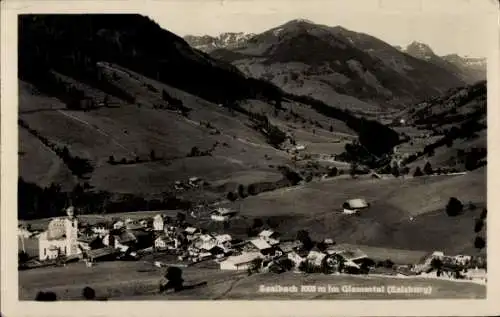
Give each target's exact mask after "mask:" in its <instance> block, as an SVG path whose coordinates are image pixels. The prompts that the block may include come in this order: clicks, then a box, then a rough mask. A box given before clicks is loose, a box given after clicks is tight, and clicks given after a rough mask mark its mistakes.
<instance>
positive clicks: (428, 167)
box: [424, 162, 434, 175]
mask: <svg viewBox="0 0 500 317" xmlns="http://www.w3.org/2000/svg"><path fill="white" fill-rule="evenodd" d="M424 173H425V174H426V175H432V174H433V173H434V171H433V169H432V165H431V162H427V163H425V166H424Z"/></svg>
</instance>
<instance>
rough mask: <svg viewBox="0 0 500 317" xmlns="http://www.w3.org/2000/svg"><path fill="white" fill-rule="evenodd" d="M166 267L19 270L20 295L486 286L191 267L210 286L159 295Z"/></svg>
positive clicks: (129, 296)
mask: <svg viewBox="0 0 500 317" xmlns="http://www.w3.org/2000/svg"><path fill="white" fill-rule="evenodd" d="M161 277H162V270H160V269H157V268H153V267H152V266H151V265H146V264H143V263H141V262H108V263H104V262H103V263H98V264H97V265H96V266H95V267H92V268H86V267H85V266H84V264H83V263H76V264H70V265H68V266H66V267H64V268H60V267H59V268H52V267H50V268H40V269H34V270H28V271H21V272H19V284H20V287H19V298H20V300H32V299H33V298H34V297H35V295H36V293H37V292H38V291H53V292H55V293H56V295H57V296H58V299H59V300H78V299H81V298H82V295H81V294H82V293H81V292H82V290H83V288H84V287H85V286H90V287H92V288H94V289H95V290H96V295H97V297H100V298H107V299H109V300H139V299H140V300H153V299H154V300H162V299H163V300H164V299H173V300H182V299H191V300H192V299H326V298H328V299H406V298H420V299H424V298H483V297H484V296H485V292H486V288H485V287H484V286H483V285H477V284H472V283H458V282H450V281H442V280H430V279H396V278H383V277H374V276H344V275H339V276H337V275H323V274H306V275H304V274H294V273H291V272H289V273H284V274H279V275H278V274H270V273H262V274H256V275H252V276H247V274H246V272H231V271H221V270H217V269H202V268H198V267H189V268H184V269H183V277H184V279H185V284H186V285H195V284H198V283H201V282H206V283H207V285H206V286H200V287H196V288H194V289H190V290H189V289H188V290H184V291H182V292H179V293H175V294H172V293H171V294H167V295H159V294H158V293H157V290H158V285H159V283H160V279H161ZM260 285H267V286H272V285H281V286H292V285H295V286H297V287H298V288H300V285H316V286H328V285H330V286H336V287H339V288H341V287H342V286H347V285H350V286H355V287H356V286H357V287H359V286H377V287H381V286H384V287H385V288H388V287H389V286H411V287H431V288H432V290H431V293H430V294H429V295H424V294H416V295H413V294H412V295H405V294H387V292H386V293H379V294H376V293H364V294H363V293H347V292H339V293H318V292H315V293H304V292H298V293H262V292H259V287H260Z"/></svg>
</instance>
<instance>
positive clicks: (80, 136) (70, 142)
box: [20, 66, 288, 193]
mask: <svg viewBox="0 0 500 317" xmlns="http://www.w3.org/2000/svg"><path fill="white" fill-rule="evenodd" d="M110 67H111V66H110ZM111 69H113V71H116V73H117V74H119V75H118V78H119V82H120V84H122V85H124V87H126V88H127V91H129V92H132V93H133V94H135V96H136V99H137V104H136V105H132V104H126V103H124V102H122V103H121V104H118V105H117V104H116V100H115V99H112V101H114V105H113V107H109V108H107V107H101V108H99V109H93V110H90V111H86V112H84V111H70V110H66V109H65V107H64V105H63V104H61V102H60V101H58V100H56V99H54V98H49V97H46V96H43V95H37V94H35V93H34V90H33V87H31V86H30V85H29V84H27V83H24V82H20V96H21V97H20V119H22V120H23V121H24V122H25V123H27V124H28V126H29V127H30V128H31V129H34V130H36V131H37V132H38V133H39V134H40V135H41V136H43V137H45V138H47V139H48V140H49V141H51V142H53V143H55V144H56V145H58V146H61V147H62V146H67V147H68V149H69V151H70V153H71V155H72V156H80V157H84V158H87V159H89V160H90V161H91V162H92V164H93V166H94V172H93V174H92V177H91V179H90V180H89V183H90V184H91V185H92V186H94V187H95V188H96V189H103V190H108V191H113V192H130V193H144V192H146V193H161V192H164V191H165V190H166V189H167V186H168V185H170V184H172V183H173V182H174V181H176V180H185V179H187V178H188V177H191V176H198V177H201V178H204V179H208V180H210V181H216V180H218V179H228V178H230V177H231V175H232V174H233V173H235V172H239V171H246V173H250V174H251V171H253V170H256V171H257V174H256V175H263V177H264V179H266V177H267V176H266V175H264V174H266V173H267V172H271V173H273V174H274V173H275V172H276V171H275V170H273V169H272V168H269V165H274V166H276V165H280V164H282V163H284V162H285V161H286V160H287V159H288V157H287V155H286V154H285V153H282V152H280V151H278V150H276V149H274V148H272V147H271V146H270V145H268V144H266V142H265V139H264V137H263V136H262V135H260V133H258V132H256V131H254V130H253V129H251V128H250V127H248V126H246V124H245V120H246V119H245V118H241V117H240V116H241V115H238V114H230V113H229V112H228V111H227V110H225V109H223V108H220V107H218V106H217V105H215V104H212V103H209V102H207V101H204V100H202V99H200V98H197V97H194V96H192V95H189V94H186V93H184V92H180V91H179V90H176V89H174V88H170V87H168V86H165V85H160V84H159V83H156V82H154V81H152V80H149V79H145V78H144V77H142V76H139V75H138V74H133V73H131V72H129V71H128V72H126V73H125V72H120V71H117V70H116V69H115V68H111ZM132 76H133V77H132ZM115 77H116V76H115ZM64 78H65V79H66V80H67V81H70V79H68V78H67V77H64ZM146 84H147V85H149V86H152V85H153V84H154V85H155V88H154V89H156V91H160V92H161V89H165V90H166V91H168V93H169V94H170V95H171V96H173V97H174V98H177V99H180V100H182V101H183V103H184V105H185V106H186V107H189V108H191V109H192V111H191V112H190V114H189V117H188V118H186V117H183V116H181V115H179V114H176V113H174V112H172V111H169V110H157V109H153V108H152V104H153V103H156V102H157V99H158V96H157V95H158V93H156V95H155V93H153V92H151V91H149V90H148V89H147V88H145V86H144V85H146ZM85 87H86V86H85V85H81V86H79V88H80V89H86V88H85ZM85 93H86V95H87V96H90V97H94V98H96V99H97V100H100V99H102V93H100V92H99V91H98V90H96V89H87V90H86V91H85ZM99 98H100V99H99ZM160 101H161V99H160ZM203 122H209V123H210V124H211V126H212V127H214V128H215V129H217V130H218V131H219V133H218V134H213V133H211V131H212V130H211V129H209V128H207V127H205V126H204V125H203ZM48 123H50V124H48ZM37 142H38V141H37V140H36V138H35V137H34V136H32V135H31V134H29V133H28V132H23V133H21V134H20V144H21V146H20V147H21V150H22V149H24V148H27V147H31V148H35V147H36V146H38V145H37ZM193 147H196V148H198V149H199V150H200V151H207V150H210V149H213V152H212V156H204V157H187V156H188V154H189V153H190V151H191V150H192V148H193ZM47 150H49V149H48V148H47ZM40 151H42V150H40V149H37V152H36V153H38V152H40ZM151 151H154V152H155V155H156V157H161V158H162V160H159V161H155V162H144V163H137V164H127V165H121V164H118V165H110V164H109V163H108V162H107V161H108V159H109V157H110V156H113V158H114V159H115V161H118V162H119V161H120V160H121V159H126V160H132V159H134V158H135V157H139V158H140V159H146V160H147V159H149V156H150V153H151ZM31 152H33V150H31ZM36 153H35V154H36ZM42 154H43V155H45V156H49V154H45V153H42ZM54 156H55V155H54ZM56 158H57V157H55V158H51V157H49V158H44V159H43V160H42V161H41V162H42V163H43V164H39V165H38V166H36V167H28V166H26V167H25V166H24V165H25V164H24V161H26V162H30V161H27V160H28V159H29V160H31V161H34V160H36V155H34V154H31V155H30V156H28V155H26V156H25V158H21V171H22V170H23V169H24V168H26V169H27V170H26V172H25V173H24V174H26V175H28V174H29V175H30V178H29V180H31V181H38V180H40V182H42V184H43V185H44V184H47V183H50V182H53V181H61V182H64V179H62V180H61V177H55V176H53V175H52V174H54V172H53V171H51V170H50V168H49V166H50V164H52V165H54V164H55V163H53V162H52V161H54V162H57V160H56ZM60 165H62V166H63V167H64V164H63V163H62V162H60ZM47 168H48V170H49V172H50V173H49V174H47V173H46V172H47ZM53 169H54V170H55V169H56V167H53ZM21 175H23V173H22V174H21ZM56 176H57V175H56ZM66 183H67V182H66ZM63 185H64V184H63ZM66 185H67V186H69V187H71V185H72V183H69V184H66Z"/></svg>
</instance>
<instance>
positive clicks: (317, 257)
mask: <svg viewBox="0 0 500 317" xmlns="http://www.w3.org/2000/svg"><path fill="white" fill-rule="evenodd" d="M325 257H326V253H323V252H321V251H319V250H311V251H309V254H308V255H307V257H306V260H307V261H308V262H309V263H311V264H312V265H314V266H321V264H322V263H323V259H325Z"/></svg>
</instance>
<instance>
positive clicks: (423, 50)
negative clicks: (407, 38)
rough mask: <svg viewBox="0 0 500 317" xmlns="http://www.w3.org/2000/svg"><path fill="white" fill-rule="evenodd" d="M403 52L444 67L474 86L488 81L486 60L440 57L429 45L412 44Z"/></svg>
mask: <svg viewBox="0 0 500 317" xmlns="http://www.w3.org/2000/svg"><path fill="white" fill-rule="evenodd" d="M402 51H403V52H405V53H406V54H409V55H411V56H413V57H415V58H418V59H422V60H425V61H428V62H430V63H433V64H435V65H436V66H439V67H442V68H444V69H446V70H448V71H450V72H452V73H454V74H455V75H457V76H458V77H460V78H461V79H462V80H463V81H464V82H466V83H469V84H472V83H475V82H477V81H481V80H485V79H486V60H485V59H482V58H463V57H460V56H458V55H457V54H451V55H446V56H438V55H436V54H435V53H434V51H433V50H432V49H431V48H430V46H429V45H427V44H423V43H419V42H416V41H414V42H412V43H410V44H409V45H408V46H406V48H404V49H402Z"/></svg>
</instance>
